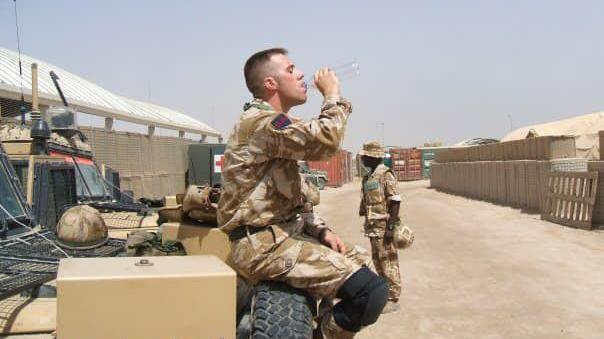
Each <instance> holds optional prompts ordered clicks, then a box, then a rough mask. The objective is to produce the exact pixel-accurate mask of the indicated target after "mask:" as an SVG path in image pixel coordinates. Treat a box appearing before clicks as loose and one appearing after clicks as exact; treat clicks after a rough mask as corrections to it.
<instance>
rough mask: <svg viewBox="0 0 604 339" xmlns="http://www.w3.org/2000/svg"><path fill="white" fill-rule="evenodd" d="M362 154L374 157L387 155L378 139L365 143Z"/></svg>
mask: <svg viewBox="0 0 604 339" xmlns="http://www.w3.org/2000/svg"><path fill="white" fill-rule="evenodd" d="M359 154H360V155H366V156H368V157H373V158H383V157H385V156H386V154H385V153H384V147H382V144H381V143H379V142H377V141H371V142H369V143H366V144H364V145H363V149H362V150H361V151H360V152H359Z"/></svg>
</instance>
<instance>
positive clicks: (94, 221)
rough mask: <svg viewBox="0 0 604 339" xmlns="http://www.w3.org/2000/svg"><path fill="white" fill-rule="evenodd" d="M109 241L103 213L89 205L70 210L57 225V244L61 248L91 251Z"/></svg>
mask: <svg viewBox="0 0 604 339" xmlns="http://www.w3.org/2000/svg"><path fill="white" fill-rule="evenodd" d="M108 239H109V235H108V230H107V226H106V225H105V221H104V220H103V218H102V217H101V213H99V211H97V210H96V209H94V208H92V207H90V206H88V205H80V206H74V207H72V208H70V209H68V210H67V211H65V213H63V215H62V216H61V219H60V220H59V223H58V224H57V243H58V244H59V246H61V247H65V248H69V249H76V250H83V249H90V248H95V247H98V246H101V245H103V244H104V243H105V242H107V240H108Z"/></svg>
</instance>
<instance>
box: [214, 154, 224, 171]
mask: <svg viewBox="0 0 604 339" xmlns="http://www.w3.org/2000/svg"><path fill="white" fill-rule="evenodd" d="M222 164H224V154H214V173H222Z"/></svg>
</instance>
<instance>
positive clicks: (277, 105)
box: [265, 94, 291, 114]
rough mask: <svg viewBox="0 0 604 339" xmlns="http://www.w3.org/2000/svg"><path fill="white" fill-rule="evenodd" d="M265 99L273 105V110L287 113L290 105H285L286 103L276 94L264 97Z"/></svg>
mask: <svg viewBox="0 0 604 339" xmlns="http://www.w3.org/2000/svg"><path fill="white" fill-rule="evenodd" d="M265 101H266V102H268V103H269V104H270V105H271V106H273V108H274V109H275V111H277V112H278V113H285V114H287V113H288V112H289V110H290V108H291V106H290V105H287V104H286V103H284V102H283V101H281V98H280V97H279V96H278V95H276V94H275V95H273V96H271V97H270V98H267V99H265Z"/></svg>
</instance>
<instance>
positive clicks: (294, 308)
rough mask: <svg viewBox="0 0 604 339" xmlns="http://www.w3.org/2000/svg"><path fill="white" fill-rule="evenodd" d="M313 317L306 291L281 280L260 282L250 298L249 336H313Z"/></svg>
mask: <svg viewBox="0 0 604 339" xmlns="http://www.w3.org/2000/svg"><path fill="white" fill-rule="evenodd" d="M312 317H313V315H312V312H311V307H310V302H309V297H308V296H307V294H306V293H304V292H303V291H301V290H299V289H296V288H293V287H290V286H288V285H286V284H284V283H280V282H261V283H259V284H258V286H257V287H256V290H255V294H254V299H253V301H252V313H251V322H252V323H251V325H252V326H251V328H252V333H251V338H252V339H268V338H296V339H308V338H312V336H313V319H312Z"/></svg>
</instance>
